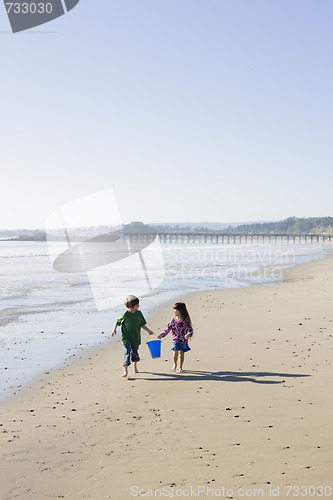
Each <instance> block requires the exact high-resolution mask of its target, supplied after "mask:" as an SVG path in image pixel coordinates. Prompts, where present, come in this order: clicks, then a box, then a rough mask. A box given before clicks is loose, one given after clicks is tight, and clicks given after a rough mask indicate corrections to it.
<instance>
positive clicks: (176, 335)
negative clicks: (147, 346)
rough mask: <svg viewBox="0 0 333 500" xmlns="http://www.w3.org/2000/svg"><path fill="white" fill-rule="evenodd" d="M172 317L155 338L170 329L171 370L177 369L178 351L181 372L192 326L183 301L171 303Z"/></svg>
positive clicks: (160, 336)
mask: <svg viewBox="0 0 333 500" xmlns="http://www.w3.org/2000/svg"><path fill="white" fill-rule="evenodd" d="M173 312H174V315H175V316H174V318H172V320H171V321H170V323H169V324H168V326H167V327H166V329H165V330H163V332H162V333H160V334H159V336H158V337H157V338H159V339H162V338H163V337H165V336H166V335H168V333H169V332H170V331H172V348H171V349H172V350H173V351H174V353H173V367H172V371H173V372H175V371H176V369H177V361H178V353H179V354H180V356H179V357H180V361H179V370H178V371H179V372H183V371H184V370H183V363H184V355H185V352H187V351H190V350H191V349H190V347H189V345H188V339H189V337H192V335H193V328H192V323H191V318H190V315H189V313H188V311H187V309H186V305H185V304H184V302H176V303H175V304H174V305H173Z"/></svg>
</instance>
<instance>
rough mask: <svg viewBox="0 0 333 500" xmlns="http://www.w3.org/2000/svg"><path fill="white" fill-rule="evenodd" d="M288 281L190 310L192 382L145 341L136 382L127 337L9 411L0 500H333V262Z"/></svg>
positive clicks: (192, 304) (220, 295)
mask: <svg viewBox="0 0 333 500" xmlns="http://www.w3.org/2000/svg"><path fill="white" fill-rule="evenodd" d="M286 275H287V277H286V280H285V281H284V282H283V283H279V284H276V285H268V286H259V287H249V288H237V289H227V290H216V291H208V292H207V291H205V292H200V293H195V294H192V295H190V296H188V297H186V298H184V300H185V301H186V304H187V306H188V310H189V312H190V314H191V317H192V321H193V326H194V330H195V335H194V338H193V340H192V341H191V344H190V346H191V351H190V352H189V353H186V355H185V364H184V368H185V373H182V374H178V373H173V372H171V371H170V368H171V365H172V353H171V350H170V347H171V336H170V335H169V336H167V337H166V338H165V339H164V340H163V343H162V356H161V358H159V359H151V357H150V354H149V351H148V348H147V346H146V345H145V344H144V342H145V341H146V338H147V336H146V333H145V332H143V334H142V340H143V344H142V346H141V348H140V355H141V361H140V363H139V369H140V373H139V374H137V375H135V376H134V375H133V374H132V372H130V376H129V378H128V379H123V378H122V376H121V375H122V367H121V364H122V345H121V341H120V335H119V338H118V339H117V342H111V341H110V343H109V344H105V345H103V347H99V348H96V349H93V350H90V351H89V352H86V353H84V354H82V355H81V359H79V360H76V361H73V362H72V363H70V364H69V365H68V366H66V367H65V368H63V369H61V370H51V371H50V372H49V373H46V374H45V375H44V376H43V378H42V380H40V381H38V382H36V383H34V384H33V385H32V387H31V388H29V389H26V390H25V391H22V392H21V393H20V394H18V395H17V396H15V397H13V398H11V399H10V400H8V401H7V402H5V403H3V404H2V405H1V419H0V429H1V494H0V497H1V498H2V499H4V500H7V499H8V500H9V499H14V498H16V499H22V500H25V499H29V498H32V499H36V500H37V499H38V500H39V499H40V500H48V499H55V498H66V499H69V500H76V499H77V500H81V499H92V500H104V499H115V500H127V499H131V498H136V497H137V498H138V497H139V498H168V497H169V498H171V497H174V498H177V497H178V498H195V497H199V498H214V497H216V498H217V497H220V498H265V499H268V498H274V497H275V498H280V499H282V498H283V499H284V498H294V497H297V496H298V497H303V498H317V497H322V498H330V497H331V498H332V497H333V479H332V468H333V432H332V429H333V427H332V426H333V396H332V389H331V384H332V378H333V364H332V363H333V308H332V305H333V304H332V298H333V255H329V257H327V258H325V259H321V260H318V261H314V262H311V263H308V264H304V265H300V266H297V267H295V268H292V269H289V270H288V271H287V273H286ZM142 312H143V313H144V312H145V311H144V310H143V311H142ZM171 317H172V304H171V303H170V304H168V305H166V306H163V307H160V308H158V309H157V310H156V312H155V314H154V315H153V316H152V317H150V318H149V322H148V326H149V327H150V328H151V329H152V330H154V331H155V332H156V333H159V332H160V331H161V330H162V329H163V328H165V326H166V324H167V322H168V321H169V320H170V319H171ZM114 321H115V318H113V317H110V322H109V325H106V326H105V328H106V329H108V330H109V331H110V332H111V330H112V327H113V324H114ZM41 327H42V325H41Z"/></svg>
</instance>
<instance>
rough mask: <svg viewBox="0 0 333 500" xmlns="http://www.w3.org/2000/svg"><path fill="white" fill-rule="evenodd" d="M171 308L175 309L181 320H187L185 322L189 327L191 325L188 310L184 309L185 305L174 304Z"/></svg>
mask: <svg viewBox="0 0 333 500" xmlns="http://www.w3.org/2000/svg"><path fill="white" fill-rule="evenodd" d="M173 308H174V309H177V311H179V312H180V314H181V317H182V319H183V320H186V319H187V321H188V322H189V323H190V325H192V321H191V318H190V315H189V313H188V310H187V309H186V305H185V304H184V302H175V303H174V305H173Z"/></svg>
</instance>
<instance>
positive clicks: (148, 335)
mask: <svg viewBox="0 0 333 500" xmlns="http://www.w3.org/2000/svg"><path fill="white" fill-rule="evenodd" d="M153 335H156V334H155V333H153ZM150 337H151V335H149V333H148V337H147V340H146V344H147V343H148V341H149V339H150ZM155 340H156V339H155ZM157 340H160V339H157Z"/></svg>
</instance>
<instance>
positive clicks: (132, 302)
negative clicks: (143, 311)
mask: <svg viewBox="0 0 333 500" xmlns="http://www.w3.org/2000/svg"><path fill="white" fill-rule="evenodd" d="M124 304H125V306H126V307H127V309H129V308H130V307H134V306H136V305H137V304H139V299H138V298H137V297H136V296H135V295H129V296H128V297H126V299H125V302H124Z"/></svg>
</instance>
